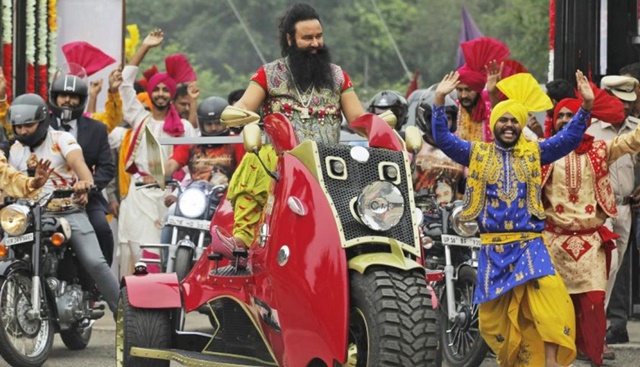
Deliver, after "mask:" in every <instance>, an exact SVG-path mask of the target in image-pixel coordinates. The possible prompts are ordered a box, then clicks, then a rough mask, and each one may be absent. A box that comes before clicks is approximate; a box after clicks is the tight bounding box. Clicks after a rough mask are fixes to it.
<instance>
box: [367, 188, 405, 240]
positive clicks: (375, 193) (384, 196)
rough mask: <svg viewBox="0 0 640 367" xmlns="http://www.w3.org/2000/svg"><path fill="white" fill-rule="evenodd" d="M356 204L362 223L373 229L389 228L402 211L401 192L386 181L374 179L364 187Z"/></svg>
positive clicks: (393, 224) (398, 220) (402, 199)
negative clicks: (374, 180)
mask: <svg viewBox="0 0 640 367" xmlns="http://www.w3.org/2000/svg"><path fill="white" fill-rule="evenodd" d="M356 205H357V209H358V215H359V216H360V220H362V223H364V224H365V225H366V226H367V227H369V228H371V229H373V230H374V231H387V230H389V229H391V228H392V227H393V226H395V225H396V224H398V222H400V219H401V218H402V213H404V198H403V197H402V193H401V192H400V190H399V189H398V188H397V187H396V186H395V185H393V184H392V183H390V182H387V181H376V182H374V183H372V184H370V185H368V186H367V187H365V188H364V190H362V193H361V194H360V196H358V201H357V204H356Z"/></svg>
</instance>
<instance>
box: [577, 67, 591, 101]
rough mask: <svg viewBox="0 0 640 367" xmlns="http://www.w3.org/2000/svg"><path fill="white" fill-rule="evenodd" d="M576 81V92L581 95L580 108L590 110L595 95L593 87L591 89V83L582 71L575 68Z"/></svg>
mask: <svg viewBox="0 0 640 367" xmlns="http://www.w3.org/2000/svg"><path fill="white" fill-rule="evenodd" d="M576 81H577V83H578V92H579V93H580V95H581V96H582V101H583V102H582V109H583V110H585V111H591V107H593V100H594V99H595V96H594V94H593V89H591V85H589V79H587V77H586V76H584V74H582V71H580V70H577V71H576Z"/></svg>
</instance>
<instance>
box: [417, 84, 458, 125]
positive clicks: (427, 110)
mask: <svg viewBox="0 0 640 367" xmlns="http://www.w3.org/2000/svg"><path fill="white" fill-rule="evenodd" d="M436 87H437V84H435V85H433V86H431V87H430V88H429V89H427V90H426V91H424V93H423V94H422V96H421V98H420V101H419V102H418V106H417V107H416V126H417V127H418V128H419V129H420V130H421V131H422V132H423V133H424V134H427V135H429V136H430V135H431V113H432V110H431V106H433V103H434V101H435V97H436ZM444 110H445V113H447V114H451V115H452V120H453V121H452V123H451V126H450V128H449V130H450V131H451V132H452V133H453V132H455V131H456V130H457V119H458V106H457V105H456V101H455V100H454V99H453V98H451V97H450V96H448V95H447V96H445V97H444Z"/></svg>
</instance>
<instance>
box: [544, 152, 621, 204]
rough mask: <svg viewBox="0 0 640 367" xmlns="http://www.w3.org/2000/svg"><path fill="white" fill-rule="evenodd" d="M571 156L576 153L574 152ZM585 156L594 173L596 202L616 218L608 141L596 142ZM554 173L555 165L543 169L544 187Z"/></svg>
mask: <svg viewBox="0 0 640 367" xmlns="http://www.w3.org/2000/svg"><path fill="white" fill-rule="evenodd" d="M570 154H576V153H575V151H573V152H571V153H570ZM585 155H586V156H587V159H588V162H589V166H590V167H591V170H592V171H593V187H594V188H595V194H596V201H597V202H598V205H600V208H602V210H603V211H604V212H605V214H607V215H608V216H610V217H615V216H616V215H618V207H617V205H616V198H615V196H614V195H613V189H612V188H611V180H610V179H609V164H608V163H607V143H606V141H604V140H599V141H594V142H593V145H592V146H591V149H589V150H588V151H587V153H586V154H585ZM567 157H568V156H567ZM565 159H567V158H565ZM552 172H553V163H551V164H548V165H546V166H544V167H542V185H543V186H544V185H545V184H546V183H547V181H548V180H549V177H551V173H552Z"/></svg>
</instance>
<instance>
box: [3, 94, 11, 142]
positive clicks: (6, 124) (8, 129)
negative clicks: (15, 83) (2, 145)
mask: <svg viewBox="0 0 640 367" xmlns="http://www.w3.org/2000/svg"><path fill="white" fill-rule="evenodd" d="M8 110H9V102H7V101H6V100H5V101H4V102H0V121H1V122H2V128H3V129H4V133H5V135H6V136H7V139H13V128H12V127H11V122H9V120H7V111H8Z"/></svg>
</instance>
